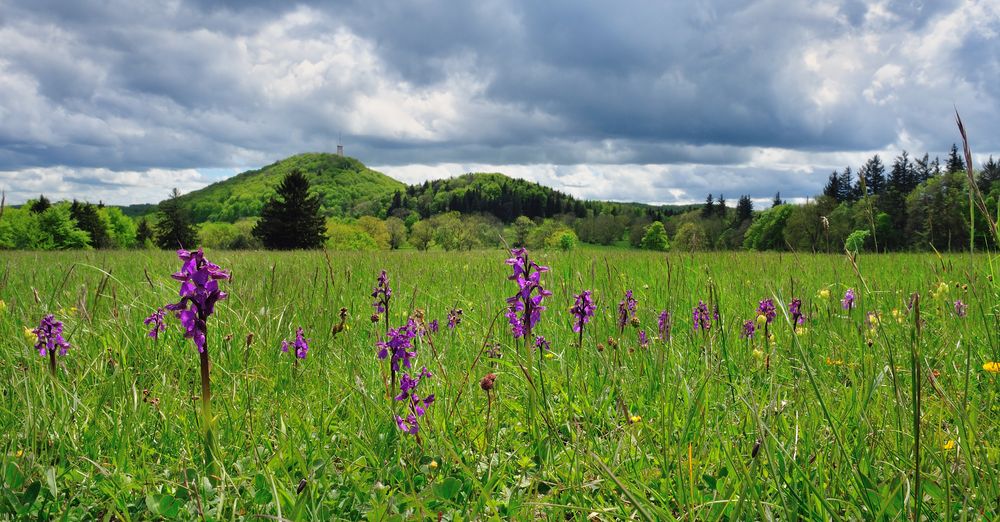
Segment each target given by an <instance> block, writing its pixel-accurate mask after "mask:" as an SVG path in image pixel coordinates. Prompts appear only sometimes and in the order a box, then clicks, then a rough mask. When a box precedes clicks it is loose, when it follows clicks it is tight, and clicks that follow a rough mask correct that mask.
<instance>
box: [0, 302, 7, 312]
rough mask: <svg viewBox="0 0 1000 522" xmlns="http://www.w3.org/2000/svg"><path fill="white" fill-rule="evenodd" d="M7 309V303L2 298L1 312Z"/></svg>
mask: <svg viewBox="0 0 1000 522" xmlns="http://www.w3.org/2000/svg"><path fill="white" fill-rule="evenodd" d="M6 309H7V303H5V302H3V299H0V314H2V313H3V311H4V310H6Z"/></svg>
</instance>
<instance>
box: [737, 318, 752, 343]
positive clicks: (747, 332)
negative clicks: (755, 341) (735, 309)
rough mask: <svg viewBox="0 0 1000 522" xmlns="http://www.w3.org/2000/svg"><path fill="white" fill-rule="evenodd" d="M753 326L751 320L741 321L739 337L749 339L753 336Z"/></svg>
mask: <svg viewBox="0 0 1000 522" xmlns="http://www.w3.org/2000/svg"><path fill="white" fill-rule="evenodd" d="M754 331H755V328H754V326H753V321H747V322H745V323H743V330H742V331H740V337H742V338H743V339H750V338H752V337H753V334H754Z"/></svg>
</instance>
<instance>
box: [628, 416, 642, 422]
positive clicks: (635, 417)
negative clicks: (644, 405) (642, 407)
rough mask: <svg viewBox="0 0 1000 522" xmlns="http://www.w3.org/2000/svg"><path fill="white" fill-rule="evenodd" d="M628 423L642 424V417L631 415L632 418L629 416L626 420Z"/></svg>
mask: <svg viewBox="0 0 1000 522" xmlns="http://www.w3.org/2000/svg"><path fill="white" fill-rule="evenodd" d="M628 422H629V424H638V423H640V422H642V417H640V416H638V415H633V416H631V417H629V418H628Z"/></svg>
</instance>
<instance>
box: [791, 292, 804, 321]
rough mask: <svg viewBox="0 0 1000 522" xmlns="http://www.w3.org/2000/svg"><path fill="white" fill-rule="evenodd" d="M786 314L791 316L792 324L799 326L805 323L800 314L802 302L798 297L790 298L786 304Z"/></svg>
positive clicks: (802, 315)
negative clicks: (790, 300)
mask: <svg viewBox="0 0 1000 522" xmlns="http://www.w3.org/2000/svg"><path fill="white" fill-rule="evenodd" d="M788 313H789V314H791V316H792V324H795V325H800V324H804V323H805V322H806V316H805V315H804V314H803V313H802V300H801V299H799V298H798V297H794V298H792V302H791V303H789V304H788Z"/></svg>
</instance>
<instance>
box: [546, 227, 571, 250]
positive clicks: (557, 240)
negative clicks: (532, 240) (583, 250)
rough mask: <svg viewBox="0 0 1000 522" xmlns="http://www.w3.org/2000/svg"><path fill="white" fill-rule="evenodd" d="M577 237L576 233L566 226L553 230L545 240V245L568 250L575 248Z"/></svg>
mask: <svg viewBox="0 0 1000 522" xmlns="http://www.w3.org/2000/svg"><path fill="white" fill-rule="evenodd" d="M578 242H579V239H578V238H577V237H576V233H574V232H573V231H572V230H570V229H568V228H566V229H562V230H558V231H556V232H554V233H553V234H552V235H551V236H549V237H548V239H546V240H545V247H546V248H552V249H559V250H562V251H563V252H569V251H570V250H573V249H574V248H576V244H577V243H578Z"/></svg>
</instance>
